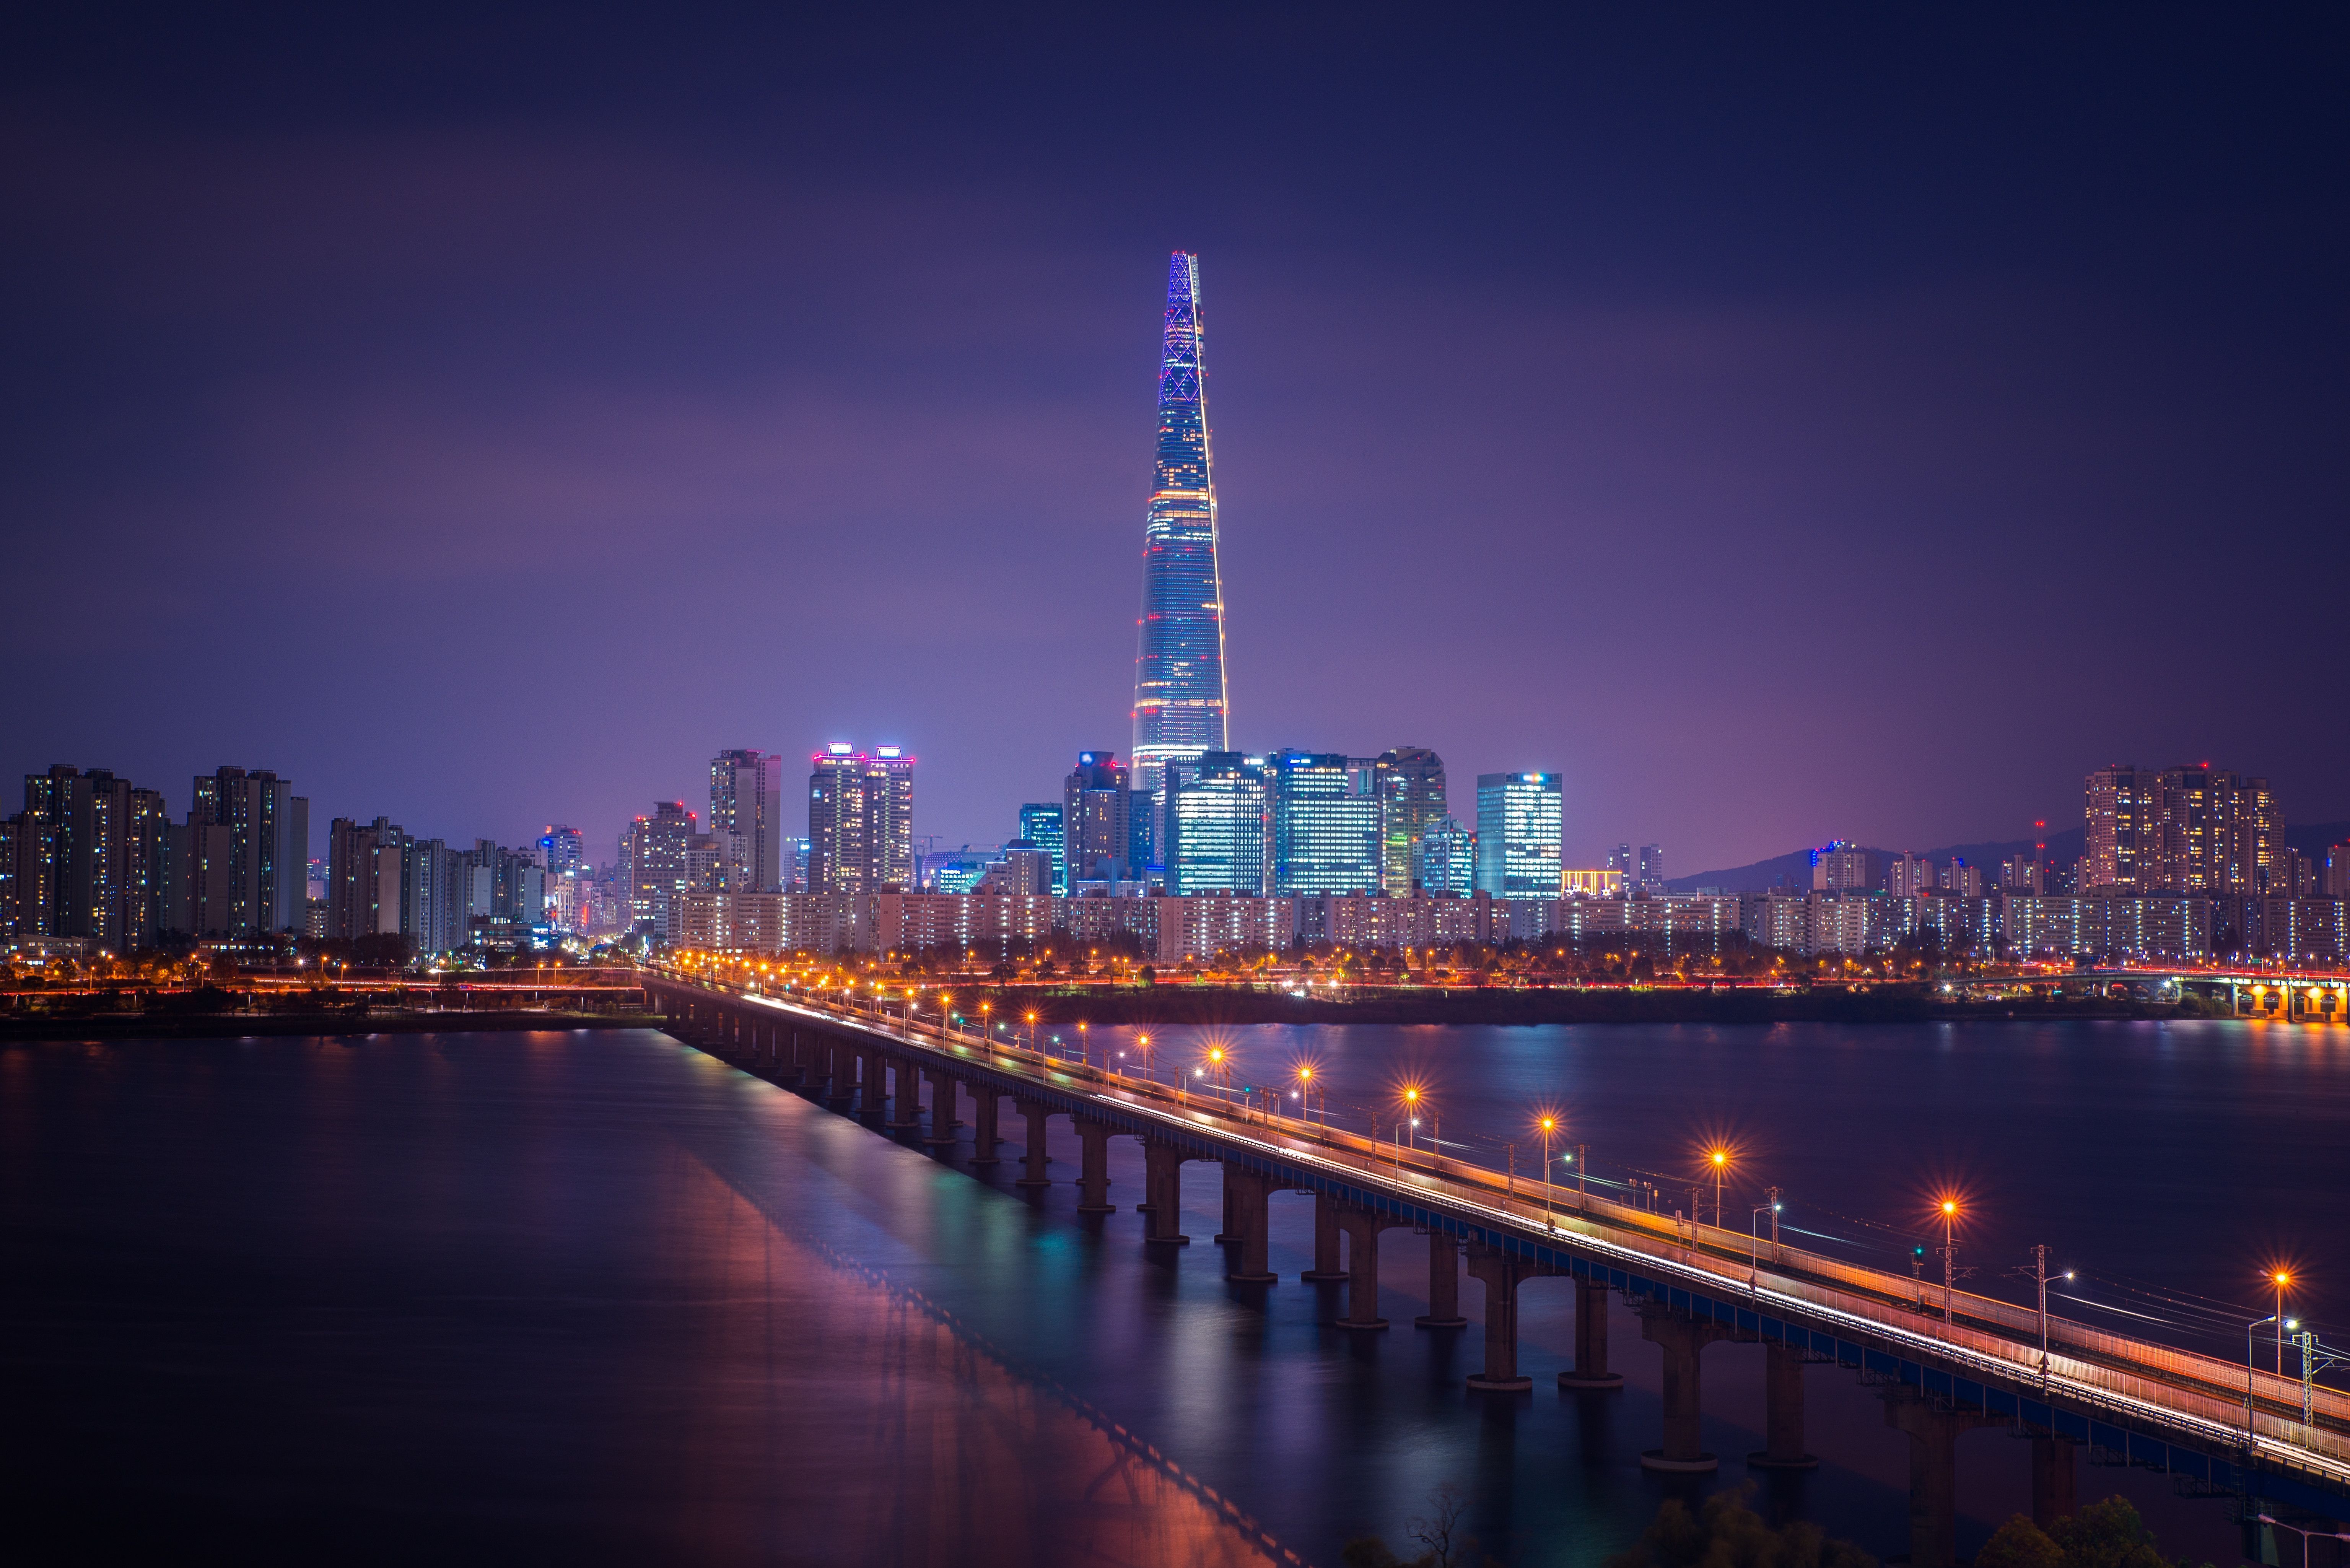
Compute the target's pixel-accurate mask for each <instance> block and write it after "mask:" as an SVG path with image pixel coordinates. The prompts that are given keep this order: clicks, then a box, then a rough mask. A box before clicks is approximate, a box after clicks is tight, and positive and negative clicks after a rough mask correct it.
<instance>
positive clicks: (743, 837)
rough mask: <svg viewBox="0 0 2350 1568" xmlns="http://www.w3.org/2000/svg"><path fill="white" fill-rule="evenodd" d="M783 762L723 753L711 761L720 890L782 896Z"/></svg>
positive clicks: (757, 754)
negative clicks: (780, 894) (778, 894)
mask: <svg viewBox="0 0 2350 1568" xmlns="http://www.w3.org/2000/svg"><path fill="white" fill-rule="evenodd" d="M783 788H784V759H783V758H781V757H779V756H775V755H774V754H772V753H764V752H750V751H733V752H721V753H718V754H717V755H716V756H715V757H712V759H711V761H710V836H712V838H714V839H716V840H717V841H718V849H719V867H720V869H719V890H721V891H725V892H733V893H780V892H782V891H783V890H784V885H785V878H786V877H788V876H789V875H790V873H789V871H788V870H787V869H786V868H785V865H784V826H785V823H784V795H783Z"/></svg>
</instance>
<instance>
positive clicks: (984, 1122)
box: [964, 1078, 1003, 1165]
mask: <svg viewBox="0 0 2350 1568" xmlns="http://www.w3.org/2000/svg"><path fill="white" fill-rule="evenodd" d="M964 1087H966V1088H968V1089H970V1090H971V1097H972V1102H973V1103H974V1104H975V1105H976V1106H977V1107H978V1108H977V1109H976V1110H975V1111H974V1112H973V1113H972V1118H971V1130H972V1143H973V1144H975V1145H977V1146H978V1147H976V1148H975V1149H974V1150H973V1151H972V1157H971V1162H972V1164H973V1165H993V1164H995V1163H996V1162H997V1155H996V1152H995V1146H996V1144H997V1143H998V1142H1000V1141H1001V1140H1000V1139H999V1138H997V1137H996V1136H995V1114H996V1112H997V1111H998V1110H999V1109H1001V1108H1002V1106H1003V1091H1002V1090H1001V1089H998V1088H997V1087H995V1085H993V1084H983V1083H981V1082H980V1081H979V1080H978V1079H977V1078H973V1079H972V1081H971V1082H970V1083H969V1084H967V1085H964Z"/></svg>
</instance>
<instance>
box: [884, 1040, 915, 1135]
mask: <svg viewBox="0 0 2350 1568" xmlns="http://www.w3.org/2000/svg"><path fill="white" fill-rule="evenodd" d="M888 1066H889V1070H890V1071H891V1072H892V1073H893V1074H894V1075H895V1076H896V1081H895V1082H894V1083H892V1084H891V1085H889V1120H887V1121H885V1122H883V1123H882V1124H881V1126H882V1127H884V1128H885V1129H887V1130H888V1131H890V1132H911V1131H912V1130H913V1129H914V1128H916V1127H920V1126H921V1125H922V1088H921V1083H920V1079H919V1078H918V1077H917V1076H916V1074H915V1071H914V1064H912V1063H911V1062H909V1061H907V1060H906V1059H905V1058H904V1057H902V1056H900V1057H896V1058H893V1059H892V1060H891V1061H890V1062H889V1064H888Z"/></svg>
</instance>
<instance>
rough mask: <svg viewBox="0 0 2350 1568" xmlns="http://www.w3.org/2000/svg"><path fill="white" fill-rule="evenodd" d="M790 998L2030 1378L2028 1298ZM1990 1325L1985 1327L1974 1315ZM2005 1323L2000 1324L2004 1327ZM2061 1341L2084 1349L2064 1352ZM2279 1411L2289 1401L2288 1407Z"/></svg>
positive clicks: (2178, 1356)
mask: <svg viewBox="0 0 2350 1568" xmlns="http://www.w3.org/2000/svg"><path fill="white" fill-rule="evenodd" d="M673 978H675V979H677V980H680V981H683V982H685V983H689V984H692V985H695V986H697V987H701V988H704V989H709V990H714V991H721V992H732V991H734V990H735V988H733V987H730V986H724V985H721V984H717V983H714V982H712V981H705V980H702V979H701V978H700V977H698V976H691V975H686V974H676V975H674V976H673ZM775 1000H778V1001H788V1002H790V1003H792V1004H793V1005H795V1006H801V1007H806V1008H809V1009H810V1010H811V1011H815V1012H819V1013H824V1014H828V1015H831V1016H834V1017H837V1018H838V1019H839V1020H840V1021H841V1022H843V1023H850V1024H853V1025H856V1026H858V1027H870V1026H871V1025H873V1024H876V1023H886V1024H888V1025H889V1026H890V1027H891V1028H892V1029H893V1030H897V1031H903V1032H905V1033H909V1034H911V1035H914V1036H917V1037H919V1038H920V1039H927V1040H931V1041H934V1042H937V1043H938V1044H942V1045H944V1046H946V1047H948V1048H950V1049H951V1050H953V1051H954V1052H955V1053H956V1054H959V1055H964V1056H968V1055H970V1054H973V1053H982V1054H985V1055H986V1056H988V1057H990V1058H993V1059H995V1061H996V1062H997V1064H999V1065H1001V1066H1003V1067H1005V1068H1009V1069H1013V1070H1015V1071H1021V1072H1028V1073H1040V1074H1043V1075H1048V1076H1051V1077H1057V1078H1060V1079H1063V1080H1065V1081H1066V1080H1075V1081H1078V1082H1082V1083H1086V1084H1089V1085H1092V1086H1093V1087H1095V1088H1096V1089H1097V1091H1098V1092H1101V1093H1102V1094H1104V1095H1105V1096H1107V1097H1110V1098H1115V1099H1119V1100H1124V1101H1127V1102H1128V1103H1129V1104H1133V1105H1136V1106H1148V1107H1149V1108H1152V1109H1155V1110H1157V1111H1159V1112H1160V1113H1162V1114H1168V1113H1171V1114H1173V1115H1175V1116H1180V1117H1181V1118H1183V1119H1185V1120H1190V1121H1192V1122H1194V1123H1195V1124H1196V1125H1200V1126H1201V1127H1203V1128H1204V1129H1206V1130H1209V1131H1221V1132H1228V1133H1230V1134H1232V1135H1233V1136H1238V1137H1245V1138H1248V1139H1250V1140H1252V1141H1256V1140H1263V1141H1270V1142H1273V1143H1274V1144H1276V1145H1277V1146H1280V1147H1288V1148H1290V1149H1291V1150H1293V1151H1295V1152H1296V1153H1299V1154H1305V1155H1310V1156H1314V1157H1316V1158H1323V1159H1326V1160H1330V1161H1332V1162H1333V1163H1335V1164H1337V1165H1340V1166H1342V1167H1345V1168H1348V1169H1350V1170H1353V1171H1356V1172H1357V1173H1359V1174H1361V1175H1363V1176H1366V1177H1367V1178H1369V1179H1373V1180H1374V1181H1378V1182H1381V1183H1385V1184H1388V1185H1390V1186H1392V1187H1393V1188H1395V1189H1399V1191H1400V1192H1403V1193H1409V1194H1414V1195H1417V1196H1419V1197H1421V1198H1423V1199H1427V1200H1429V1201H1431V1202H1443V1201H1445V1200H1447V1199H1454V1200H1456V1201H1457V1200H1459V1199H1462V1198H1470V1199H1472V1200H1473V1201H1474V1202H1475V1203H1476V1204H1477V1205H1478V1206H1480V1207H1482V1208H1486V1209H1489V1210H1500V1211H1501V1212H1502V1213H1503V1214H1504V1215H1506V1216H1508V1217H1510V1218H1512V1219H1514V1220H1519V1221H1521V1222H1522V1223H1523V1224H1524V1225H1526V1226H1527V1227H1528V1228H1529V1229H1531V1230H1535V1231H1566V1232H1571V1233H1575V1234H1580V1235H1583V1236H1585V1237H1586V1238H1588V1239H1590V1240H1592V1241H1600V1242H1603V1243H1606V1244H1607V1245H1609V1246H1612V1247H1616V1248H1619V1249H1622V1250H1625V1251H1630V1252H1635V1253H1638V1254H1639V1255H1642V1256H1645V1257H1648V1258H1652V1259H1655V1260H1658V1261H1659V1262H1670V1263H1675V1264H1678V1265H1679V1266H1680V1267H1682V1268H1685V1269H1690V1270H1693V1271H1696V1272H1700V1273H1703V1274H1705V1275H1707V1276H1709V1277H1710V1278H1711V1280H1712V1281H1713V1282H1715V1285H1716V1287H1717V1288H1720V1289H1722V1290H1724V1291H1725V1292H1726V1293H1732V1294H1734V1293H1737V1292H1739V1291H1742V1290H1745V1289H1746V1288H1748V1280H1749V1276H1750V1272H1751V1273H1752V1276H1753V1278H1754V1280H1755V1284H1756V1287H1757V1288H1759V1289H1763V1290H1768V1291H1771V1292H1773V1293H1778V1294H1781V1295H1784V1296H1788V1297H1791V1298H1794V1299H1795V1300H1799V1301H1804V1302H1807V1303H1812V1304H1814V1305H1816V1306H1819V1307H1821V1308H1823V1309H1825V1310H1828V1311H1831V1312H1835V1313H1842V1314H1846V1315H1849V1316H1853V1317H1856V1318H1860V1319H1863V1320H1865V1321H1867V1322H1871V1323H1875V1324H1881V1325H1883V1326H1884V1327H1886V1328H1887V1329H1891V1330H1895V1331H1897V1332H1898V1333H1900V1334H1908V1335H1916V1336H1920V1337H1924V1338H1929V1339H1931V1340H1933V1341H1935V1342H1937V1343H1939V1344H1941V1345H1949V1346H1951V1347H1953V1348H1963V1349H1964V1350H1966V1351H1968V1352H1970V1353H1972V1355H1975V1356H1978V1357H1981V1358H1983V1359H1984V1360H1985V1361H1987V1362H1989V1363H1991V1364H1994V1365H1995V1366H1998V1367H1999V1368H2001V1369H2002V1370H2004V1371H2006V1372H2007V1373H2008V1374H2009V1375H2011V1376H2016V1377H2021V1378H2027V1379H2028V1378H2033V1377H2036V1376H2038V1366H2039V1359H2040V1349H2039V1330H2040V1319H2039V1314H2037V1313H2036V1312H2035V1311H2033V1309H2031V1308H2027V1307H2022V1306H2018V1305H2016V1304H2014V1303H2009V1302H2002V1301H2000V1300H1998V1299H1996V1298H1994V1297H1990V1296H1982V1295H1975V1294H1971V1293H1966V1292H1960V1291H1953V1292H1952V1293H1951V1298H1950V1300H1951V1311H1952V1314H1953V1316H1955V1317H1956V1318H1957V1320H1958V1321H1957V1322H1954V1323H1952V1322H1945V1321H1943V1319H1942V1318H1941V1316H1940V1315H1939V1301H1938V1300H1937V1299H1936V1298H1937V1297H1938V1296H1939V1292H1938V1291H1936V1290H1934V1289H1932V1288H1931V1287H1929V1288H1928V1290H1927V1293H1926V1296H1927V1307H1926V1309H1924V1310H1921V1309H1920V1308H1919V1307H1918V1304H1917V1297H1918V1281H1916V1280H1914V1279H1912V1278H1910V1277H1908V1276H1905V1275H1900V1274H1894V1273H1889V1272H1885V1271H1882V1270H1877V1269H1871V1268H1867V1267H1866V1266H1865V1265H1861V1264H1856V1263H1849V1262H1844V1261H1843V1260H1840V1259H1835V1258H1830V1257H1825V1256H1824V1255H1822V1254H1819V1253H1815V1252H1809V1251H1804V1250H1803V1249H1800V1248H1794V1247H1787V1246H1781V1247H1779V1248H1777V1249H1775V1251H1774V1250H1773V1249H1772V1248H1771V1247H1769V1245H1768V1244H1767V1243H1766V1244H1764V1245H1763V1246H1762V1247H1761V1248H1760V1249H1757V1250H1756V1251H1755V1252H1754V1256H1755V1258H1756V1262H1755V1263H1754V1264H1753V1265H1752V1268H1751V1270H1750V1265H1749V1262H1748V1258H1749V1251H1750V1248H1752V1245H1753V1239H1752V1237H1750V1236H1742V1235H1739V1234H1738V1233H1737V1232H1736V1231H1731V1230H1728V1229H1726V1228H1722V1227H1717V1226H1712V1225H1707V1224H1702V1223H1700V1222H1698V1221H1695V1220H1689V1219H1685V1218H1677V1217H1674V1216H1667V1215H1659V1214H1652V1213H1649V1212H1648V1211H1647V1210H1640V1209H1636V1208H1634V1207H1632V1206H1631V1205H1628V1204H1624V1203H1619V1202H1617V1201H1616V1200H1614V1199H1608V1198H1603V1197H1596V1196H1590V1195H1586V1194H1582V1193H1579V1192H1575V1191H1574V1190H1573V1189H1565V1188H1558V1189H1554V1197H1555V1198H1556V1197H1562V1196H1564V1197H1572V1198H1574V1199H1575V1201H1574V1202H1573V1203H1571V1204H1566V1205H1559V1204H1556V1203H1555V1202H1554V1204H1553V1206H1552V1207H1549V1208H1547V1209H1546V1208H1545V1207H1544V1205H1543V1204H1542V1203H1541V1202H1540V1201H1538V1200H1537V1198H1536V1197H1535V1196H1534V1195H1529V1194H1528V1193H1526V1192H1525V1191H1524V1189H1523V1184H1522V1183H1518V1182H1513V1180H1512V1179H1510V1178H1508V1177H1507V1176H1505V1175H1504V1174H1503V1173H1502V1172H1498V1171H1493V1170H1489V1169H1487V1168H1484V1167H1482V1166H1477V1165H1471V1164H1467V1163H1465V1162H1463V1161H1461V1160H1458V1159H1453V1158H1431V1157H1430V1156H1427V1155H1425V1154H1422V1153H1419V1152H1417V1151H1413V1150H1410V1149H1408V1148H1407V1149H1404V1150H1402V1151H1400V1152H1399V1151H1397V1150H1396V1149H1394V1148H1393V1147H1391V1146H1389V1145H1388V1144H1383V1143H1377V1142H1374V1141H1373V1140H1371V1139H1369V1138H1367V1137H1364V1136H1363V1135H1361V1134H1359V1133H1354V1132H1350V1131H1347V1129H1345V1128H1340V1127H1326V1126H1324V1125H1323V1124H1321V1123H1318V1122H1306V1121H1300V1120H1297V1119H1295V1118H1292V1117H1288V1116H1279V1115H1274V1114H1268V1113H1266V1112H1264V1111H1263V1110H1258V1109H1254V1108H1253V1107H1244V1106H1240V1105H1238V1104H1236V1103H1234V1102H1232V1101H1230V1100H1227V1099H1224V1098H1222V1096H1207V1095H1201V1096H1193V1095H1191V1094H1190V1093H1188V1092H1187V1091H1184V1090H1181V1089H1177V1088H1170V1086H1168V1085H1162V1084H1159V1083H1158V1082H1157V1081H1156V1080H1153V1079H1148V1078H1142V1077H1138V1076H1135V1075H1128V1074H1123V1073H1118V1072H1114V1071H1110V1070H1107V1069H1105V1068H1100V1067H1096V1066H1094V1065H1093V1064H1090V1063H1080V1062H1074V1061H1070V1060H1068V1059H1066V1058H1065V1057H1061V1056H1056V1055H1055V1054H1051V1053H1050V1052H1045V1051H1038V1050H1035V1049H1032V1048H1030V1047H1027V1046H1024V1045H1020V1044H1015V1043H1013V1042H1008V1041H1005V1040H1002V1039H989V1038H987V1037H986V1036H984V1035H982V1034H979V1033H976V1032H968V1033H967V1032H964V1031H961V1030H955V1029H950V1028H947V1027H945V1026H943V1025H941V1024H938V1023H931V1022H930V1021H927V1020H922V1019H918V1018H910V1017H908V1016H906V1015H904V1014H902V1013H893V1012H858V1010H856V1009H855V1008H853V1007H850V1008H843V1007H840V1006H838V1005H837V1004H836V1003H833V1002H828V1001H826V1000H822V999H817V998H811V997H809V996H807V995H805V994H803V993H800V992H790V993H788V994H787V995H786V996H785V997H781V998H776V999H775ZM1981 1325H1991V1326H1981ZM1998 1331H2003V1332H1998ZM2049 1345H2050V1348H2049V1364H2050V1371H2051V1375H2052V1376H2054V1377H2056V1378H2058V1379H2061V1380H2062V1381H2063V1382H2064V1383H2066V1384H2068V1385H2071V1386H2073V1388H2074V1390H2075V1391H2081V1390H2087V1391H2092V1392H2095V1391H2103V1392H2105V1393H2106V1394H2110V1395H2113V1396H2116V1397H2119V1398H2121V1399H2125V1400H2128V1401H2132V1402H2135V1403H2137V1404H2140V1405H2145V1406H2151V1407H2157V1408H2159V1409H2163V1410H2168V1411H2172V1412H2175V1413H2177V1414H2178V1415H2180V1416H2183V1417H2191V1418H2193V1419H2195V1420H2197V1421H2199V1422H2202V1423H2205V1424H2208V1425H2212V1426H2217V1427H2220V1428H2226V1429H2232V1430H2234V1431H2236V1432H2240V1433H2241V1431H2242V1430H2243V1429H2244V1408H2243V1407H2244V1395H2243V1389H2244V1386H2245V1381H2246V1378H2245V1369H2244V1368H2243V1367H2242V1366H2238V1365H2236V1364H2233V1363H2230V1362H2225V1361H2220V1360H2218V1359H2216V1358H2213V1357H2210V1356H2204V1355H2195V1354H2193V1353H2192V1352H2189V1351H2180V1350H2173V1349H2171V1348H2169V1347H2168V1346H2165V1345H2155V1344H2150V1343H2148V1342H2147V1341H2143V1340H2136V1339H2131V1338H2128V1337H2127V1336H2126V1335H2119V1334H2108V1333H2106V1332H2105V1331H2102V1330H2099V1329H2095V1328H2093V1327H2091V1326H2089V1325H2087V1324H2079V1323H2075V1322H2074V1321H2072V1320H2070V1319H2065V1318H2060V1317H2056V1316H2054V1315H2053V1314H2052V1315H2051V1316H2050V1318H2049ZM2061 1351H2074V1352H2079V1353H2081V1354H2076V1355H2064V1354H2060V1352H2061ZM2251 1386H2252V1388H2253V1391H2254V1395H2255V1400H2256V1404H2257V1405H2260V1406H2266V1407H2268V1408H2265V1409H2256V1410H2255V1412H2254V1416H2253V1431H2254V1433H2255V1434H2256V1435H2258V1436H2260V1437H2262V1438H2269V1439H2271V1440H2272V1441H2274V1442H2277V1443H2282V1444H2287V1445H2291V1446H2293V1447H2296V1448H2301V1449H2308V1450H2311V1451H2313V1452H2314V1453H2318V1454H2323V1455H2325V1456H2327V1457H2330V1458H2333V1459H2339V1460H2343V1461H2345V1462H2350V1430H2345V1429H2344V1428H2350V1393H2345V1391H2343V1390H2340V1389H2334V1388H2320V1389H2318V1390H2317V1391H2316V1393H2317V1398H2316V1401H2315V1411H2314V1413H2315V1415H2316V1417H2317V1422H2316V1424H2314V1425H2313V1426H2304V1425H2303V1424H2302V1422H2301V1421H2300V1420H2299V1418H2298V1417H2299V1415H2300V1409H2301V1393H2302V1386H2301V1383H2300V1381H2299V1380H2298V1379H2295V1378H2287V1377H2279V1376H2276V1375H2274V1374H2273V1373H2265V1372H2255V1373H2253V1375H2252V1376H2251ZM2279 1411H2289V1412H2291V1414H2290V1415H2289V1416H2288V1415H2282V1414H2279V1413H2278V1412H2279Z"/></svg>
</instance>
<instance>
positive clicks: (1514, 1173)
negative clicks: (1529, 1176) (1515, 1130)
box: [1507, 1144, 1518, 1198]
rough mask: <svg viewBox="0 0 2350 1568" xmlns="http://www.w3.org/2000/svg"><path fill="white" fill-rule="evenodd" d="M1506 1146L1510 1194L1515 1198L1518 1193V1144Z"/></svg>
mask: <svg viewBox="0 0 2350 1568" xmlns="http://www.w3.org/2000/svg"><path fill="white" fill-rule="evenodd" d="M1507 1147H1508V1148H1509V1151H1510V1196H1511V1197H1513V1198H1515V1197H1516V1196H1517V1195H1518V1146H1517V1145H1516V1144H1510V1145H1508V1146H1507Z"/></svg>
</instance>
